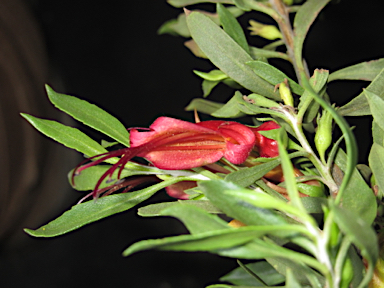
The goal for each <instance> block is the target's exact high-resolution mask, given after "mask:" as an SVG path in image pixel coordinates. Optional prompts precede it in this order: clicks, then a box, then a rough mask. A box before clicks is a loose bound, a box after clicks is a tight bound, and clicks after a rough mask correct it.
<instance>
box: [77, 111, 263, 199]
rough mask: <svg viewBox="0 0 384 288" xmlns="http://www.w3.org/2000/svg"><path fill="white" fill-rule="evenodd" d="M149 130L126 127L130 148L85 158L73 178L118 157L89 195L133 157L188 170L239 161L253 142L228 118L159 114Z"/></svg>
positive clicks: (248, 132)
mask: <svg viewBox="0 0 384 288" xmlns="http://www.w3.org/2000/svg"><path fill="white" fill-rule="evenodd" d="M149 130H150V131H138V130H137V129H136V128H133V129H131V130H130V141H131V147H129V148H123V149H119V150H115V151H111V152H107V153H104V154H100V155H96V156H93V157H90V158H88V159H87V160H86V161H89V160H93V159H96V158H97V160H95V161H93V162H90V163H88V164H85V165H82V166H81V164H80V165H79V166H78V167H76V168H75V170H74V173H73V176H72V181H73V179H74V178H73V177H74V176H75V175H76V174H78V173H80V172H81V171H82V170H84V169H87V168H89V167H91V166H94V165H97V164H99V163H101V162H103V161H105V160H107V159H109V158H113V157H118V156H121V158H120V159H119V161H118V162H117V163H116V164H114V165H113V166H112V167H111V168H110V169H108V170H107V171H106V172H105V173H104V174H103V175H102V176H101V177H100V179H99V180H98V182H97V184H96V186H95V189H94V191H93V196H94V197H97V195H98V188H99V186H100V184H101V183H102V181H103V180H104V179H105V178H107V177H111V176H112V174H113V173H114V171H116V169H117V168H119V173H118V178H120V176H121V171H122V169H123V168H124V165H125V164H126V163H127V162H128V161H130V160H131V159H132V158H133V157H135V156H139V157H143V158H145V159H146V160H148V161H149V162H151V163H152V164H153V165H154V166H155V167H157V168H159V169H164V170H181V169H191V168H195V167H200V166H204V165H207V164H211V163H214V162H216V161H218V160H220V159H221V158H222V157H224V158H226V159H227V160H228V161H229V162H231V163H233V164H241V163H243V162H244V161H245V160H246V159H247V157H248V155H249V153H250V152H251V150H252V148H253V147H254V145H255V141H256V136H255V133H254V132H253V130H252V129H251V128H249V127H247V126H245V125H243V124H240V123H237V122H232V121H219V120H213V121H202V122H199V123H190V122H186V121H182V120H178V119H174V118H169V117H159V118H157V119H156V120H155V121H154V122H153V124H152V125H151V126H150V127H149Z"/></svg>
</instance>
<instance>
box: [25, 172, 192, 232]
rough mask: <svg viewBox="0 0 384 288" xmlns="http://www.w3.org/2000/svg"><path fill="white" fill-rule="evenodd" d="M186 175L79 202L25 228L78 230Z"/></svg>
mask: <svg viewBox="0 0 384 288" xmlns="http://www.w3.org/2000/svg"><path fill="white" fill-rule="evenodd" d="M184 179H185V177H178V178H172V179H170V180H166V181H163V182H161V183H158V184H155V185H152V186H150V187H148V188H145V189H142V190H139V191H135V192H129V193H124V194H116V195H110V196H106V197H101V198H99V199H97V201H87V202H84V203H81V204H77V205H75V206H73V207H72V208H71V210H68V211H66V212H64V214H62V215H61V216H59V217H58V218H56V219H54V220H53V221H51V222H49V223H48V224H46V225H44V226H42V227H40V228H39V229H37V230H31V229H24V231H25V232H27V233H28V234H29V235H31V236H35V237H55V236H59V235H62V234H65V233H68V232H70V231H73V230H76V229H78V228H80V227H82V226H84V225H86V224H89V223H92V222H95V221H97V220H100V219H102V218H105V217H108V216H111V215H113V214H116V213H120V212H123V211H126V210H128V209H131V208H132V207H134V206H136V205H137V204H139V203H141V202H143V201H144V200H146V199H148V198H149V197H151V196H152V195H153V194H155V193H156V192H157V191H159V190H160V189H163V188H165V187H167V186H169V185H171V184H174V183H177V182H179V181H183V180H184Z"/></svg>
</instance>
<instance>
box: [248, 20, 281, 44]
mask: <svg viewBox="0 0 384 288" xmlns="http://www.w3.org/2000/svg"><path fill="white" fill-rule="evenodd" d="M249 24H250V25H251V26H250V27H248V29H249V30H251V33H250V34H251V35H258V36H260V37H263V38H265V39H268V40H275V39H281V38H283V36H282V35H281V33H280V31H279V29H277V27H276V26H274V25H266V24H262V23H259V22H256V21H255V20H249Z"/></svg>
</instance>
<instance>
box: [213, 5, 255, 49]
mask: <svg viewBox="0 0 384 288" xmlns="http://www.w3.org/2000/svg"><path fill="white" fill-rule="evenodd" d="M216 10H217V13H218V14H219V18H220V23H221V25H222V26H223V29H224V31H225V32H226V33H227V34H228V35H229V36H231V37H232V38H233V40H235V41H236V43H237V44H239V45H240V47H241V48H243V49H244V51H245V52H247V53H248V54H249V47H248V42H247V39H246V38H245V34H244V30H243V28H242V27H241V26H240V24H239V22H237V20H236V18H235V17H234V16H233V15H232V14H231V13H230V12H229V11H228V9H227V8H225V7H224V6H223V5H222V4H220V3H218V4H217V5H216Z"/></svg>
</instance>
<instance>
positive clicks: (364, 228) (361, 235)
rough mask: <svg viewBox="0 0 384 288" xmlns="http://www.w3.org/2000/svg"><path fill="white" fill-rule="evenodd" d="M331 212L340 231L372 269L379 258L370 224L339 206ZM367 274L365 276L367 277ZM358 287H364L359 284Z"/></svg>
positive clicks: (374, 234)
mask: <svg viewBox="0 0 384 288" xmlns="http://www.w3.org/2000/svg"><path fill="white" fill-rule="evenodd" d="M332 210H333V212H334V213H335V218H334V219H335V222H336V223H337V225H338V226H339V228H340V230H341V231H342V232H343V233H345V234H346V235H347V237H348V238H349V239H350V240H351V241H352V243H353V244H355V245H356V247H357V248H358V249H359V250H360V251H361V254H362V256H363V258H365V259H366V260H367V262H368V267H369V268H370V269H372V268H373V266H374V265H375V263H376V261H377V258H378V256H379V247H378V243H377V236H376V233H375V231H374V230H373V229H372V227H371V225H370V223H368V222H366V221H365V220H364V219H362V218H361V217H359V216H358V215H356V213H355V212H354V211H353V210H349V209H346V208H344V207H339V206H334V207H332ZM371 272H372V270H371ZM367 274H368V273H367ZM367 274H366V276H368V277H369V275H367ZM371 276H372V275H371ZM369 278H370V277H369ZM369 278H366V279H365V280H366V282H365V285H367V284H368V282H369V280H370V279H369ZM360 287H365V286H363V284H361V286H360Z"/></svg>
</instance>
